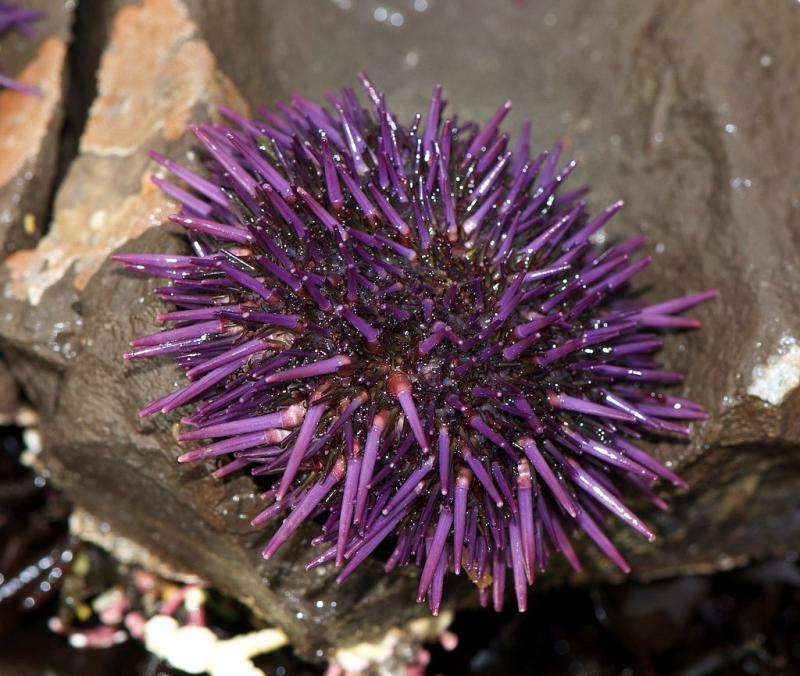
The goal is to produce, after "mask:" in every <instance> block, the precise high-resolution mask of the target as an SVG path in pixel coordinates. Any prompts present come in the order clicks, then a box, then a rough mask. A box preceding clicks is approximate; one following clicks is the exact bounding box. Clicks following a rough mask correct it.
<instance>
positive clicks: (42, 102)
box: [0, 0, 75, 257]
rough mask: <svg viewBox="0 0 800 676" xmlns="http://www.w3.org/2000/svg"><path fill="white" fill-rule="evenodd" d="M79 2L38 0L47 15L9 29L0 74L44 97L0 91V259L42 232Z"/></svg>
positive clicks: (31, 5) (32, 5)
mask: <svg viewBox="0 0 800 676" xmlns="http://www.w3.org/2000/svg"><path fill="white" fill-rule="evenodd" d="M74 6H75V3H74V2H73V1H71V0H59V2H49V1H48V0H35V1H31V2H28V3H26V7H29V8H31V9H44V10H46V11H47V15H46V16H45V17H44V18H42V19H41V20H39V21H36V22H35V23H34V24H33V25H32V34H31V37H26V36H25V35H22V34H20V33H19V32H17V31H8V32H7V34H6V35H5V36H4V37H3V40H2V50H0V72H2V73H4V74H5V75H8V76H10V77H13V78H15V79H17V80H19V81H20V82H23V83H25V84H29V85H33V86H36V87H38V88H39V89H40V90H41V91H42V96H29V95H27V94H21V93H19V92H16V91H11V90H8V89H4V90H0V257H2V256H5V254H6V253H8V252H9V251H16V250H18V249H23V248H27V247H30V246H33V245H34V244H35V243H36V242H37V241H38V240H39V238H40V237H41V236H42V234H43V233H44V231H45V230H44V229H45V226H46V222H45V221H46V218H47V216H48V215H49V211H50V200H51V195H52V192H53V187H54V186H53V181H54V178H55V172H56V163H57V160H58V150H59V135H60V132H61V122H62V117H63V99H64V95H65V92H66V87H67V80H68V68H67V47H68V44H69V42H70V39H71V27H72V18H73V12H74Z"/></svg>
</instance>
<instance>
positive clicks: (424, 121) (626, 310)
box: [114, 76, 716, 613]
mask: <svg viewBox="0 0 800 676" xmlns="http://www.w3.org/2000/svg"><path fill="white" fill-rule="evenodd" d="M361 80H362V83H363V85H364V89H365V90H366V99H367V102H368V103H367V105H366V106H364V105H362V104H361V103H360V102H359V100H358V99H357V97H356V94H355V93H354V91H353V90H352V89H350V88H344V89H342V90H341V92H339V93H338V94H335V95H334V94H331V95H328V96H327V97H326V98H327V103H328V105H327V107H322V106H319V105H317V104H316V103H313V102H311V101H309V100H307V99H306V98H303V97H301V96H295V97H294V98H293V99H292V100H291V103H288V104H284V103H278V104H277V105H276V107H275V108H274V109H272V110H268V109H265V108H259V109H258V115H257V116H256V117H253V118H249V117H244V116H242V115H240V114H238V113H236V112H235V111H233V110H229V109H224V108H223V109H222V111H221V112H222V115H223V116H224V118H225V123H223V124H203V125H198V126H195V127H194V128H193V131H194V134H195V136H196V137H197V139H198V141H199V144H200V146H202V164H201V165H200V168H197V167H195V169H194V170H193V169H190V168H187V167H185V166H183V165H181V164H178V163H176V162H173V161H172V160H170V159H168V158H166V157H162V156H161V155H158V154H155V153H153V159H154V160H155V161H156V162H157V163H158V164H160V165H161V166H162V167H163V168H164V169H166V171H167V172H169V173H170V174H171V175H172V176H173V177H174V179H173V180H166V179H165V178H159V177H155V178H154V179H153V180H154V181H155V182H156V183H157V184H158V186H159V187H160V188H161V189H162V190H163V191H164V192H165V193H167V194H168V195H169V196H170V197H172V198H174V199H175V200H176V201H177V202H179V203H180V205H181V207H180V211H179V212H178V213H176V214H175V215H174V216H172V219H171V220H172V221H173V222H175V223H177V224H179V225H181V226H183V228H185V232H186V237H187V240H188V244H189V247H190V249H191V253H187V254H186V255H166V254H161V253H142V254H118V255H115V256H114V258H115V260H117V261H119V262H121V263H123V264H124V265H125V266H127V267H128V268H130V269H132V270H136V271H139V272H141V273H144V274H148V275H151V276H154V277H158V278H164V279H166V280H169V283H168V284H167V285H166V286H162V287H160V288H157V289H156V291H155V292H156V293H157V294H158V296H159V297H161V298H162V299H163V300H164V301H165V302H166V303H168V304H169V305H170V306H171V308H170V309H169V311H167V312H164V313H163V314H160V315H159V320H160V321H162V322H166V323H168V324H169V326H170V328H167V329H165V330H163V331H161V332H159V333H155V334H153V335H149V336H145V337H142V338H137V339H135V340H133V341H132V343H131V344H132V347H133V349H132V350H131V351H130V352H129V353H127V354H126V357H127V358H128V359H140V358H144V357H161V356H167V355H169V356H171V357H172V358H174V359H175V360H176V362H177V363H178V364H179V365H180V366H181V367H182V369H184V370H185V373H186V378H187V381H188V382H187V384H186V385H185V386H183V387H181V388H180V389H178V390H177V391H175V392H171V393H169V394H166V395H165V396H163V397H162V398H161V399H159V400H158V401H155V402H153V403H151V404H150V405H148V406H147V407H146V408H145V409H144V410H142V411H141V415H143V416H144V415H150V414H153V413H169V412H171V411H174V410H176V409H184V407H189V408H188V409H186V410H187V411H188V412H187V413H186V414H185V415H184V417H183V418H182V419H181V421H182V423H183V425H184V430H183V431H181V432H180V434H179V435H178V440H179V441H181V442H196V441H203V442H208V443H205V445H202V446H200V447H198V448H193V449H191V450H187V451H186V452H185V453H183V455H181V456H180V458H179V460H180V461H181V462H188V461H198V460H203V461H205V460H212V459H213V462H214V467H215V470H214V472H213V474H214V476H215V477H217V478H221V477H225V476H227V475H229V474H231V473H233V472H238V471H245V472H247V473H249V474H250V475H252V476H253V477H254V480H255V481H257V482H259V483H261V482H263V483H264V489H265V490H264V492H263V494H262V496H261V497H262V498H263V500H264V501H265V509H264V511H263V512H261V513H260V514H258V515H257V516H255V518H253V525H255V526H260V525H261V524H266V523H268V522H273V521H274V522H279V527H278V528H277V531H276V532H274V534H273V535H272V537H271V538H270V539H269V541H268V542H267V544H266V547H265V548H264V551H263V555H264V557H266V558H269V557H272V556H274V555H275V554H276V552H277V551H278V549H279V548H280V547H281V545H283V544H284V543H285V542H286V541H287V540H288V539H289V538H290V537H291V536H292V535H293V534H294V533H295V532H296V531H297V530H298V528H299V526H300V525H301V524H303V523H305V522H308V521H314V522H316V523H318V524H319V525H321V532H320V534H319V536H318V537H317V538H316V539H315V540H313V542H314V544H317V545H319V546H320V547H319V554H318V556H316V558H314V559H313V560H312V561H311V562H309V563H308V567H309V568H312V567H315V566H320V565H323V564H326V563H328V562H333V563H334V564H335V565H337V566H340V567H341V572H340V574H339V578H338V579H339V581H340V582H341V581H344V580H345V578H347V577H348V576H349V575H350V574H351V573H352V572H353V570H354V569H355V568H356V567H358V566H359V565H360V564H361V563H362V562H363V561H364V560H365V559H366V558H368V557H372V556H377V555H380V554H381V552H384V556H385V570H386V571H387V572H389V571H391V570H393V569H395V568H397V567H401V566H409V565H413V566H417V567H418V568H419V570H420V574H419V589H418V597H419V600H420V601H422V600H424V599H427V601H428V603H429V605H430V608H431V610H432V612H434V613H436V612H438V609H439V606H440V603H441V599H442V589H443V585H444V578H445V573H446V572H448V571H453V572H454V573H456V574H459V573H461V572H464V573H466V574H467V575H468V576H469V577H470V578H471V579H472V580H473V581H474V582H475V584H476V585H477V587H478V588H479V590H480V596H481V600H482V602H483V603H488V602H489V597H490V593H491V594H492V596H493V603H494V606H495V607H496V608H498V609H499V608H500V607H501V606H502V604H503V597H504V590H505V586H506V576H507V571H509V570H510V578H511V580H512V582H513V588H514V592H515V595H516V601H517V604H518V606H519V608H520V609H521V610H524V609H525V607H526V595H527V588H528V585H530V584H532V583H533V580H534V571H535V570H536V569H537V568H538V569H539V570H544V569H545V568H546V566H547V563H548V559H549V558H550V556H551V555H553V553H554V552H560V553H561V554H563V555H564V557H565V558H566V560H567V561H568V562H569V563H570V564H571V565H572V567H573V568H575V569H580V562H579V561H578V557H577V556H576V553H575V550H574V549H573V545H572V537H573V535H575V534H576V533H578V532H582V533H583V534H584V535H585V536H587V537H588V538H589V539H590V540H592V541H594V543H595V544H596V545H597V546H598V547H599V548H600V550H602V551H603V552H604V553H605V555H607V556H608V557H609V558H610V559H611V560H612V561H613V562H614V563H615V564H617V565H618V566H619V567H620V568H621V569H622V570H624V571H627V570H628V564H627V563H626V562H625V560H624V559H623V557H622V556H621V554H620V553H619V551H618V550H617V548H616V547H615V546H614V544H613V543H612V542H611V540H610V539H609V537H608V536H607V535H606V534H605V533H604V530H603V524H604V520H605V518H606V516H607V515H608V514H611V515H613V516H614V517H616V518H618V519H620V520H621V521H623V522H624V523H625V524H627V525H628V526H630V527H631V528H632V529H634V530H635V531H637V532H638V533H640V534H641V535H643V536H644V537H645V538H647V539H652V538H653V537H654V534H653V532H652V531H651V530H650V528H649V527H648V526H647V525H646V524H645V523H644V522H643V521H642V519H640V518H639V517H638V516H637V515H636V514H634V513H633V512H632V511H631V510H630V509H629V508H628V507H627V506H626V505H625V504H624V502H623V498H622V496H623V493H627V492H634V493H639V494H642V495H644V496H646V497H647V498H649V499H650V500H651V501H652V502H653V503H654V504H655V505H656V506H658V507H660V508H665V507H666V505H665V503H664V502H663V500H662V498H661V497H659V496H658V495H656V493H655V492H654V484H655V483H656V482H657V481H658V480H659V479H664V480H666V481H669V482H671V483H673V484H675V485H677V486H685V484H684V482H683V481H682V480H681V479H680V478H679V477H678V476H676V475H675V474H674V473H673V472H672V471H670V470H669V469H667V468H666V467H664V466H663V465H662V464H660V463H659V462H658V461H657V460H655V459H654V458H653V457H651V456H650V455H649V454H648V453H647V452H646V451H645V450H643V449H642V448H641V443H640V438H641V437H642V436H643V435H651V434H656V435H659V434H663V433H668V434H670V435H675V434H677V435H686V434H688V432H689V429H688V427H687V424H688V422H689V421H692V420H702V419H704V418H706V413H705V412H704V411H703V409H702V408H701V407H700V406H699V405H697V404H695V403H693V402H691V401H687V400H686V399H683V398H680V397H677V396H674V395H672V394H665V393H663V392H661V388H662V387H664V386H667V385H670V384H672V383H678V382H680V380H681V376H680V374H678V373H674V372H672V371H668V370H664V369H663V368H661V367H660V366H659V364H658V362H657V361H656V359H655V356H654V354H655V353H656V352H658V351H659V350H660V348H661V347H662V338H661V337H660V335H661V334H662V333H664V332H665V331H666V332H671V331H674V330H678V329H688V328H695V327H697V326H698V325H699V323H698V322H697V321H696V320H693V319H687V318H684V317H681V316H679V315H680V313H682V312H683V311H684V310H686V309H688V308H691V307H692V306H694V305H696V304H697V303H700V302H701V301H704V300H707V299H709V298H710V297H712V296H714V295H716V294H715V292H713V291H709V292H704V293H697V294H694V295H690V296H685V297H682V298H675V299H673V300H667V301H664V302H659V303H656V304H649V305H648V304H647V303H644V302H642V301H641V300H639V299H638V298H637V297H636V296H633V295H631V292H630V280H631V278H632V277H634V275H635V274H636V273H637V272H638V271H640V270H641V269H642V268H644V267H645V266H647V265H648V264H650V262H651V258H650V257H648V256H643V257H640V256H637V254H638V252H639V251H640V250H641V249H642V247H643V245H644V244H645V241H644V238H642V237H636V238H633V239H630V240H627V241H622V242H619V243H616V244H614V245H613V246H609V247H602V246H599V245H596V244H595V243H594V239H595V238H593V235H595V234H596V233H597V232H598V231H599V230H600V229H601V228H602V227H603V226H604V225H605V224H606V222H607V221H608V220H609V219H610V218H611V217H612V216H613V215H614V214H615V213H616V212H617V211H618V210H619V209H620V207H621V206H622V205H621V203H616V204H613V205H611V206H610V207H608V208H607V209H606V210H605V211H603V212H602V213H600V214H599V215H596V216H590V215H589V214H588V213H587V208H586V203H585V202H584V201H583V197H584V195H585V194H586V192H587V191H586V190H585V189H583V188H578V189H574V190H572V191H565V190H564V189H563V184H564V183H565V181H566V179H567V177H568V176H569V174H570V173H571V172H572V170H573V169H574V167H575V163H574V162H569V163H566V164H562V162H561V156H562V146H561V144H560V143H556V144H555V145H554V146H553V148H552V149H551V150H550V151H548V152H542V153H539V154H538V155H533V154H532V153H531V152H530V148H529V130H530V127H529V125H527V124H526V125H524V126H523V129H522V132H521V135H520V137H519V140H518V141H517V142H516V143H512V142H511V141H510V139H509V136H508V134H506V133H503V132H502V131H501V123H502V121H503V119H504V118H505V117H506V115H507V113H508V111H509V109H510V104H509V103H506V104H504V105H502V106H501V107H500V109H499V110H498V111H497V112H496V113H495V114H494V115H493V116H492V117H491V119H489V120H488V122H486V123H485V124H484V125H482V126H481V125H479V124H476V123H475V122H469V121H462V120H460V119H459V118H457V117H456V116H455V115H453V116H451V117H448V116H446V115H445V114H444V110H445V106H446V104H445V101H444V100H443V99H442V88H441V87H440V86H437V87H436V88H435V89H434V91H433V96H432V98H431V100H430V106H429V108H428V111H427V115H425V116H424V117H423V116H421V115H417V116H415V117H414V119H413V120H412V121H411V123H410V124H409V125H404V124H402V123H401V122H400V120H399V119H398V117H397V116H396V115H395V114H394V113H393V112H392V110H391V109H390V108H389V107H388V104H387V102H386V100H385V97H384V95H383V94H382V93H381V92H380V91H379V90H377V89H376V88H375V86H374V85H373V84H372V83H371V82H370V81H369V80H368V79H367V78H366V77H365V76H362V77H361ZM221 458H222V459H224V460H223V461H222V463H220V460H219V459H221ZM379 548H380V549H379ZM490 590H491V591H490Z"/></svg>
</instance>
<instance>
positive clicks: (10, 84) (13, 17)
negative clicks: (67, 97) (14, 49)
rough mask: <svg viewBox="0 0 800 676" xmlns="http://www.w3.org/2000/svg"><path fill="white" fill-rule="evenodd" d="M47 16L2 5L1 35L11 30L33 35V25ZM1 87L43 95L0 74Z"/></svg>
mask: <svg viewBox="0 0 800 676" xmlns="http://www.w3.org/2000/svg"><path fill="white" fill-rule="evenodd" d="M44 16H45V13H44V11H42V10H40V9H25V8H24V7H20V6H19V5H15V4H13V3H6V2H1V3H0V34H3V33H5V32H6V31H10V30H17V31H19V32H20V33H22V34H23V35H25V36H28V37H30V35H31V24H32V23H33V22H34V21H38V20H39V19H42V18H43V17H44ZM0 87H6V88H8V89H15V90H16V91H19V92H23V93H24V94H35V95H39V94H41V91H39V89H38V88H37V87H33V86H31V85H28V84H25V83H24V82H19V81H18V80H15V79H14V78H11V77H8V76H7V75H3V74H2V73H0Z"/></svg>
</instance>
